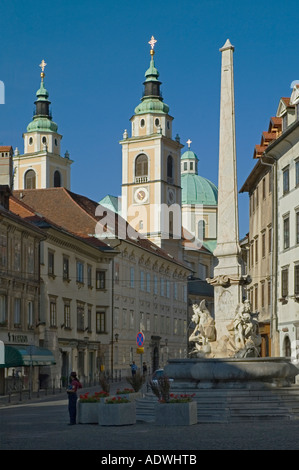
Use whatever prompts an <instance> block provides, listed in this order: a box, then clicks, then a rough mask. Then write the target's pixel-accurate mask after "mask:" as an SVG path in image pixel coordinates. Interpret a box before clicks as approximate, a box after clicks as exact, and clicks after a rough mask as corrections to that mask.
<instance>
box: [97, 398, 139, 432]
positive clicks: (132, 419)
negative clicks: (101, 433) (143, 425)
mask: <svg viewBox="0 0 299 470" xmlns="http://www.w3.org/2000/svg"><path fill="white" fill-rule="evenodd" d="M98 423H99V425H100V426H124V425H128V424H136V405H135V401H130V402H129V403H115V404H113V405H112V404H108V403H100V404H99V405H98Z"/></svg>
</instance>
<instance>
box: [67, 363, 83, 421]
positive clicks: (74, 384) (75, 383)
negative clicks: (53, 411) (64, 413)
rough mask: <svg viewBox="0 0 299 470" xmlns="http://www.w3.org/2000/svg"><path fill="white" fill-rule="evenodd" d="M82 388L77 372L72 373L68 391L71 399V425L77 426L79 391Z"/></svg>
mask: <svg viewBox="0 0 299 470" xmlns="http://www.w3.org/2000/svg"><path fill="white" fill-rule="evenodd" d="M78 388H82V385H81V383H80V382H79V380H78V379H77V374H76V372H72V373H71V375H70V385H69V387H68V389H67V394H68V399H69V415H70V425H72V424H76V411H77V390H78Z"/></svg>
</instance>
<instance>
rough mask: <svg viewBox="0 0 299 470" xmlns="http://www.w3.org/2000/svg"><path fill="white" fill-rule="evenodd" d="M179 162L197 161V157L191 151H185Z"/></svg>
mask: <svg viewBox="0 0 299 470" xmlns="http://www.w3.org/2000/svg"><path fill="white" fill-rule="evenodd" d="M181 160H198V157H197V155H196V154H195V153H194V152H192V150H187V151H186V152H184V153H183V155H182V156H181Z"/></svg>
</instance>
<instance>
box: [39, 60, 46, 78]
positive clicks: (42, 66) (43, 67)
mask: <svg viewBox="0 0 299 470" xmlns="http://www.w3.org/2000/svg"><path fill="white" fill-rule="evenodd" d="M46 65H47V64H46V62H45V61H44V59H43V60H42V61H41V63H40V64H39V66H40V68H41V69H42V71H41V74H40V76H41V79H42V81H43V80H44V76H45V72H44V70H45V67H46Z"/></svg>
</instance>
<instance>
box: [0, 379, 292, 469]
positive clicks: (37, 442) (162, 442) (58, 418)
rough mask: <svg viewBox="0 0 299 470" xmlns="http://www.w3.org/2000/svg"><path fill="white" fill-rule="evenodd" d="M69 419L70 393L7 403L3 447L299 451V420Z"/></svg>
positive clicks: (0, 422) (1, 415)
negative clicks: (118, 422)
mask: <svg viewBox="0 0 299 470" xmlns="http://www.w3.org/2000/svg"><path fill="white" fill-rule="evenodd" d="M116 386H119V384H118V385H117V384H116ZM86 390H87V389H84V390H83V391H86ZM68 421H69V419H68V409H67V398H66V396H65V394H64V393H60V394H55V395H54V396H47V397H44V398H42V399H41V398H39V399H32V400H27V401H26V402H24V403H22V404H11V405H5V406H1V407H0V449H1V450H23V449H24V450H97V451H102V452H99V454H96V455H97V458H101V456H102V455H104V454H103V451H110V452H112V454H111V455H113V451H122V452H123V453H124V452H125V451H132V452H133V451H137V450H139V451H140V450H141V451H159V452H162V451H163V452H164V453H165V452H167V451H175V453H176V454H178V453H180V454H182V453H185V454H186V453H187V454H192V453H196V452H198V451H201V450H210V451H214V450H298V449H299V420H298V421H285V420H282V421H250V422H248V421H247V422H246V421H245V422H237V423H229V424H224V423H221V424H217V423H212V424H196V425H193V426H180V427H163V426H155V425H154V424H153V423H141V422H137V424H136V425H131V426H120V427H114V426H113V427H107V426H105V427H101V426H98V425H83V424H79V425H76V426H69V425H68ZM118 454H119V452H116V455H118ZM135 454H136V452H135ZM136 455H137V454H136ZM197 455H198V454H197ZM197 463H199V457H198V461H197Z"/></svg>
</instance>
